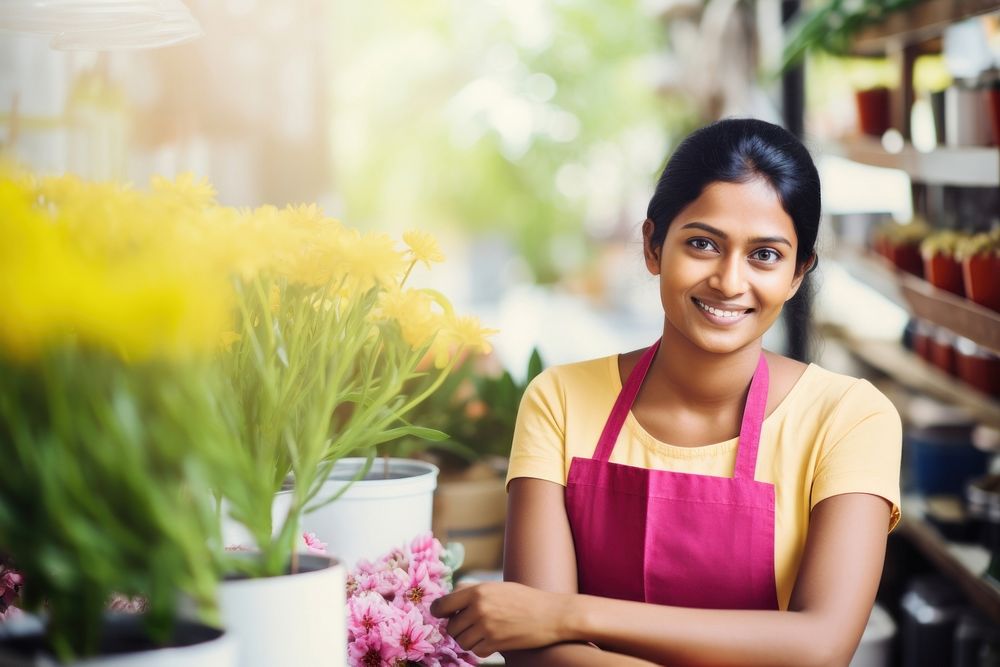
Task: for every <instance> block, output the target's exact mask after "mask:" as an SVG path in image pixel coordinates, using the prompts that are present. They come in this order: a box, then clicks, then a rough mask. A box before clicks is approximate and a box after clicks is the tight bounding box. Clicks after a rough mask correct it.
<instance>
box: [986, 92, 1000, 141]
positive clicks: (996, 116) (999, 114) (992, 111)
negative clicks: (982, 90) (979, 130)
mask: <svg viewBox="0 0 1000 667" xmlns="http://www.w3.org/2000/svg"><path fill="white" fill-rule="evenodd" d="M986 95H987V99H988V100H989V115H990V122H991V123H993V143H994V144H996V145H998V146H1000V84H994V85H993V87H992V88H990V89H989V90H988V91H986Z"/></svg>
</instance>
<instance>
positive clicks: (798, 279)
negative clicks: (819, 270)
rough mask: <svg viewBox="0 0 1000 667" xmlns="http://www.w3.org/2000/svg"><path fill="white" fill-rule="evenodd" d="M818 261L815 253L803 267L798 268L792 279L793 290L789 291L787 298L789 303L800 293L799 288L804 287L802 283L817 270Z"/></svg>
mask: <svg viewBox="0 0 1000 667" xmlns="http://www.w3.org/2000/svg"><path fill="white" fill-rule="evenodd" d="M816 261H817V257H816V253H813V254H811V255H809V259H807V260H806V261H805V262H804V263H803V264H802V266H800V267H799V268H798V270H797V271H796V272H795V277H794V278H793V279H792V288H791V289H790V290H789V291H788V296H787V297H785V301H788V300H789V299H791V298H792V297H793V296H795V295H796V293H798V291H799V288H800V287H802V281H803V280H805V278H806V276H807V275H809V274H810V273H812V270H813V269H815V268H816Z"/></svg>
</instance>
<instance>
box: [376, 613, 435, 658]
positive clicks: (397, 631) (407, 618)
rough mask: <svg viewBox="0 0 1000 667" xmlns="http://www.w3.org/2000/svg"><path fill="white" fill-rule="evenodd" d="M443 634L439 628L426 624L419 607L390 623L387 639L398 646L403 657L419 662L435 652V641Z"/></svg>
mask: <svg viewBox="0 0 1000 667" xmlns="http://www.w3.org/2000/svg"><path fill="white" fill-rule="evenodd" d="M440 638H441V635H440V634H439V633H438V631H437V628H435V627H434V626H431V625H425V624H424V618H423V616H422V615H421V613H420V611H419V610H417V609H410V610H409V611H408V612H406V613H405V614H403V616H402V618H400V619H398V620H396V621H395V622H393V623H390V625H389V635H388V637H386V639H387V641H388V642H390V643H391V644H393V645H394V646H398V647H399V648H400V650H402V652H403V658H405V659H406V660H412V661H413V662H419V661H421V660H423V659H424V656H426V655H427V654H429V653H433V652H434V643H433V642H435V641H440Z"/></svg>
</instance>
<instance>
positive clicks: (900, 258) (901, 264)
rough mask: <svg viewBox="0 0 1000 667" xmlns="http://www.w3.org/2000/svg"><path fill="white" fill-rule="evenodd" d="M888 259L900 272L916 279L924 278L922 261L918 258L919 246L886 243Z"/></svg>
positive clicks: (914, 244) (915, 244)
mask: <svg viewBox="0 0 1000 667" xmlns="http://www.w3.org/2000/svg"><path fill="white" fill-rule="evenodd" d="M888 252H889V254H888V257H889V259H890V260H891V261H892V263H893V264H895V265H896V268H898V269H899V270H900V271H906V272H907V273H912V274H913V275H915V276H917V277H918V278H923V277H924V260H923V258H922V257H921V256H920V245H919V244H917V243H893V242H891V241H890V242H889V243H888Z"/></svg>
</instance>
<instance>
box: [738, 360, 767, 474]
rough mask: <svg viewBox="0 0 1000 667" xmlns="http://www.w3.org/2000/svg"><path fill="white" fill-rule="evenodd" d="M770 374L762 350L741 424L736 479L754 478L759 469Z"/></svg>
mask: <svg viewBox="0 0 1000 667" xmlns="http://www.w3.org/2000/svg"><path fill="white" fill-rule="evenodd" d="M769 384H770V375H769V372H768V368H767V360H766V359H765V358H764V353H763V352H761V355H760V360H759V361H758V362H757V370H756V371H755V372H754V374H753V379H752V380H750V392H749V394H748V395H747V403H746V406H745V407H744V408H743V423H742V424H741V425H740V439H739V443H738V444H737V446H736V469H735V471H734V472H733V477H734V478H735V479H749V480H752V479H753V478H754V475H755V472H756V469H757V448H758V446H759V445H760V429H761V426H762V425H763V424H764V416H765V415H764V413H765V411H766V410H767V390H768V386H769Z"/></svg>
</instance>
